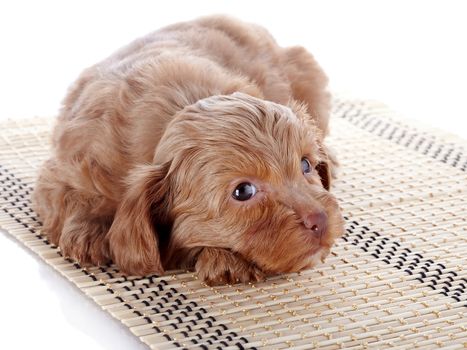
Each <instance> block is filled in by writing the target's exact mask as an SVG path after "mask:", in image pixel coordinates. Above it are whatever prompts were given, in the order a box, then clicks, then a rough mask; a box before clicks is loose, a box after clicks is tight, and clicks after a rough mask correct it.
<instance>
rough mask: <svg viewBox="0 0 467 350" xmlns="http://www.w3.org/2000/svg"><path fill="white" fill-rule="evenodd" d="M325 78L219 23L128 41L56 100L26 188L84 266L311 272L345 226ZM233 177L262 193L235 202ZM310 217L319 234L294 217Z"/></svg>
mask: <svg viewBox="0 0 467 350" xmlns="http://www.w3.org/2000/svg"><path fill="white" fill-rule="evenodd" d="M326 83H327V81H326V77H325V75H324V73H323V72H322V70H321V69H320V67H319V66H318V65H317V63H316V62H315V60H314V59H313V57H312V56H311V55H310V54H309V53H308V52H307V51H306V50H305V49H303V48H301V47H292V48H281V47H279V46H278V45H277V44H276V43H275V41H274V40H273V38H272V37H271V36H270V35H269V34H268V32H267V31H266V30H265V29H263V28H261V27H259V26H256V25H252V24H246V23H243V22H240V21H237V20H234V19H231V18H227V17H222V16H215V17H206V18H201V19H198V20H195V21H192V22H186V23H179V24H175V25H172V26H169V27H167V28H164V29H161V30H159V31H156V32H154V33H151V34H149V35H147V36H145V37H143V38H140V39H138V40H136V41H134V42H133V43H131V44H129V45H128V46H126V47H124V48H122V49H120V50H119V51H117V52H116V53H115V54H113V55H112V56H110V57H109V58H107V59H105V60H104V61H102V62H100V63H98V64H96V65H94V66H92V67H90V68H88V69H86V70H85V71H84V72H83V73H82V74H81V76H80V77H79V79H78V80H77V82H76V83H75V84H74V85H73V86H72V87H71V88H70V91H69V92H68V95H67V97H66V98H65V100H64V103H63V108H62V110H61V113H60V115H59V117H58V120H57V124H56V126H55V129H54V133H53V154H52V156H51V158H50V160H48V161H47V162H46V163H45V164H44V166H43V168H42V170H41V172H40V176H39V178H38V180H37V184H36V189H35V192H34V205H35V208H36V210H37V212H38V214H39V216H40V218H41V219H42V222H43V225H44V232H46V233H47V235H48V236H49V237H50V239H51V241H52V242H54V243H56V244H58V245H59V246H60V247H61V249H62V251H63V252H64V253H65V254H66V255H69V256H71V257H73V258H76V259H78V260H79V261H80V262H81V263H83V264H104V263H107V262H109V261H110V260H112V261H114V262H115V263H116V264H117V265H118V266H119V267H120V268H121V270H122V271H124V272H126V273H129V274H138V275H141V274H148V273H163V272H164V270H165V269H168V268H174V267H178V266H185V267H191V266H195V268H196V270H197V271H198V272H199V274H200V276H201V277H202V278H203V279H205V280H206V281H208V282H209V283H211V284H216V283H232V282H236V281H249V280H257V279H260V278H262V277H263V276H264V275H265V274H269V273H278V272H288V271H297V270H300V269H303V268H306V267H309V266H312V265H313V264H314V263H315V262H316V260H319V258H323V257H324V256H325V255H326V254H327V253H328V252H329V248H330V247H331V245H332V244H333V241H334V239H335V238H336V237H337V236H339V235H340V234H341V233H342V218H341V215H340V211H339V208H338V205H337V203H336V200H335V198H334V197H333V196H332V195H331V194H330V193H329V191H328V190H327V189H329V188H324V187H323V184H324V185H325V186H326V187H329V186H330V181H331V175H330V167H331V166H332V164H331V162H329V159H328V156H327V154H326V147H325V146H324V144H323V138H324V136H325V135H326V134H327V126H328V117H329V95H328V93H327V92H326V89H325V88H326ZM303 156H306V157H308V159H310V161H311V163H312V164H313V165H314V166H316V169H317V170H315V171H313V172H312V174H310V175H307V176H304V175H303V174H302V172H301V168H300V161H301V158H302V157H303ZM320 177H321V178H320ZM242 181H250V182H252V183H254V184H255V185H256V186H257V187H258V189H259V192H258V194H257V195H256V196H254V197H253V198H252V199H251V200H249V201H245V202H238V201H235V200H234V199H233V198H232V196H231V193H232V191H233V189H234V188H235V186H236V185H237V184H238V183H239V182H242ZM317 211H324V212H325V213H326V214H327V217H328V222H327V230H326V232H325V234H324V235H323V236H322V237H321V239H316V238H315V237H313V235H310V234H309V233H310V232H309V230H308V229H306V228H305V227H304V225H303V217H304V216H306V215H308V214H309V213H313V212H317Z"/></svg>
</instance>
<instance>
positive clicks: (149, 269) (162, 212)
mask: <svg viewBox="0 0 467 350" xmlns="http://www.w3.org/2000/svg"><path fill="white" fill-rule="evenodd" d="M168 168H169V165H161V166H158V165H145V166H141V167H139V168H137V169H136V170H134V171H132V172H130V174H129V175H128V183H127V185H128V186H127V189H126V192H125V194H124V196H123V199H122V200H121V202H120V204H119V206H118V208H117V211H116V214H115V217H114V221H113V223H112V226H111V227H110V230H109V232H108V233H107V236H106V240H107V243H108V246H109V251H110V255H111V257H112V260H113V261H114V262H115V263H116V264H117V266H118V267H119V268H120V269H121V270H122V272H124V273H127V274H132V275H146V274H151V273H157V274H161V273H163V272H164V269H163V267H162V263H161V256H160V251H159V237H158V233H157V232H156V228H155V226H156V225H157V224H159V223H160V224H164V223H165V222H166V221H167V212H168V207H169V205H168V201H169V199H168V195H169V183H168V182H169V181H168V179H167V171H168Z"/></svg>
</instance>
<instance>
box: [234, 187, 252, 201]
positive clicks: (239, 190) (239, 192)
mask: <svg viewBox="0 0 467 350" xmlns="http://www.w3.org/2000/svg"><path fill="white" fill-rule="evenodd" d="M255 194H256V187H255V186H254V185H253V184H251V183H249V182H242V183H241V184H240V185H238V186H237V187H236V188H235V190H234V191H233V193H232V197H234V198H235V199H236V200H237V201H247V200H248V199H250V198H251V197H253V196H254V195H255Z"/></svg>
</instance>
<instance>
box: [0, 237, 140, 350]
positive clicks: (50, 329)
mask: <svg viewBox="0 0 467 350" xmlns="http://www.w3.org/2000/svg"><path fill="white" fill-rule="evenodd" d="M0 266H2V282H1V289H0V292H1V298H0V309H1V310H2V311H1V315H0V328H1V329H2V336H1V337H0V348H1V349H33V348H39V349H42V348H47V349H77V350H78V349H79V350H82V349H86V350H88V349H109V350H126V349H147V346H146V345H144V344H143V343H142V342H141V341H140V340H139V339H138V338H136V337H135V336H133V335H132V334H131V332H130V331H129V330H128V328H127V327H125V326H124V325H122V324H121V323H120V321H118V320H115V319H114V318H112V316H110V314H108V313H106V312H105V311H103V310H102V309H101V308H100V307H99V306H97V304H95V303H94V302H93V301H92V300H91V299H90V298H88V297H86V296H85V295H84V294H83V293H82V292H81V291H80V290H79V289H78V288H76V287H75V286H74V285H73V284H72V283H71V282H69V281H68V280H66V279H65V278H64V277H63V276H61V275H60V274H59V273H58V272H57V271H55V270H54V269H53V268H52V267H50V266H49V265H46V264H45V263H44V262H43V261H42V260H40V258H39V257H37V256H36V255H35V254H34V253H32V252H31V251H29V250H27V249H26V248H24V247H22V246H21V243H20V242H17V241H16V240H15V239H14V238H12V237H10V236H8V234H7V233H6V232H4V231H1V230H0Z"/></svg>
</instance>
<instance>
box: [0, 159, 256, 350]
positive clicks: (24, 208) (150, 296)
mask: <svg viewBox="0 0 467 350" xmlns="http://www.w3.org/2000/svg"><path fill="white" fill-rule="evenodd" d="M0 189H1V192H0V200H3V201H4V202H5V204H6V206H4V207H3V211H4V212H5V213H7V214H8V215H9V216H10V217H12V218H13V219H14V220H15V221H16V222H17V223H18V224H20V225H22V226H24V227H25V228H27V229H28V230H29V231H30V232H31V233H33V234H35V237H36V238H37V239H38V240H41V241H43V243H44V244H46V245H49V246H51V247H52V248H56V247H55V246H53V245H51V244H50V242H49V241H48V240H47V239H45V238H43V237H42V236H40V235H39V234H36V233H35V232H36V230H37V226H39V225H40V222H38V221H37V219H36V218H35V216H34V215H35V214H34V212H33V211H32V210H31V208H30V203H31V200H30V194H31V193H32V188H31V187H30V186H28V185H26V184H24V182H23V181H22V180H20V179H19V178H17V177H16V176H15V175H14V174H12V173H11V172H10V171H8V170H7V169H5V168H4V167H3V166H2V165H0ZM19 214H23V215H19ZM24 215H26V216H24ZM32 225H34V226H36V227H32ZM57 255H59V256H62V255H61V253H60V252H59V251H57ZM67 261H69V262H70V263H73V261H72V260H71V259H67ZM73 266H74V267H75V269H77V270H81V272H82V273H83V274H84V275H87V276H88V277H90V278H91V279H93V280H94V281H96V280H97V279H96V277H95V276H94V275H93V274H90V273H89V272H87V271H86V270H82V267H81V266H80V265H79V264H78V263H76V262H75V263H74V264H73ZM100 269H101V271H102V272H103V273H105V274H106V275H107V276H108V277H109V278H110V279H114V278H118V275H114V273H118V270H115V269H114V270H111V269H109V268H103V267H101V268H100ZM144 279H147V280H149V281H150V283H151V284H148V283H143V284H142V286H143V287H146V288H149V287H150V288H154V287H157V290H156V291H150V292H146V291H145V289H144V288H142V287H140V284H136V281H142V280H144ZM154 279H155V276H146V277H144V278H132V279H131V280H130V279H128V278H127V277H125V276H121V279H120V280H118V279H117V281H115V282H113V283H112V284H113V285H114V288H108V289H107V291H108V292H109V293H111V294H115V299H116V300H118V301H119V302H122V303H123V302H124V299H123V298H121V297H120V296H117V295H116V294H117V293H116V290H115V288H119V289H124V290H126V291H128V292H130V293H129V294H127V295H125V299H126V300H128V299H131V302H132V303H133V302H134V303H142V304H143V305H144V306H145V314H147V315H148V316H146V317H144V319H145V320H146V322H148V323H152V319H151V317H153V316H161V317H163V318H164V319H165V320H166V321H171V322H170V323H169V324H168V325H167V326H170V327H171V329H173V330H177V329H179V328H181V327H188V328H189V329H188V332H187V331H182V332H181V333H182V334H184V335H186V338H188V339H190V341H191V342H192V343H193V344H200V345H202V344H210V345H213V344H217V343H221V344H224V345H223V346H224V347H226V346H235V347H238V348H249V347H248V345H247V344H248V343H249V341H248V339H246V338H245V337H243V336H241V335H238V334H237V333H235V332H232V331H230V330H229V328H228V327H227V326H226V325H225V324H224V323H221V322H219V321H217V319H216V318H215V317H213V316H210V315H209V314H208V312H207V310H206V309H204V308H203V307H201V306H199V305H198V304H197V303H196V302H195V301H189V300H188V298H187V296H186V295H185V294H183V293H181V292H179V291H178V290H177V289H175V288H173V287H171V286H170V285H169V284H168V283H167V281H165V280H164V279H159V280H156V281H154ZM101 285H103V284H101ZM124 305H125V307H127V308H128V309H130V310H132V311H133V313H134V314H135V316H138V317H143V314H142V313H141V312H140V311H139V310H138V309H136V308H135V307H134V306H132V305H131V304H130V303H128V302H127V303H125V304H124ZM175 313H177V316H174V317H171V316H172V315H174V314H175ZM182 317H183V318H182ZM186 320H189V321H188V326H186ZM182 323H183V325H181V324H182ZM194 326H196V328H195V329H192V327H194ZM200 326H201V327H200ZM153 328H154V330H155V331H157V332H159V333H162V331H161V330H160V329H159V328H158V327H156V326H154V327H153ZM209 333H214V334H209ZM208 334H209V335H208ZM164 337H165V338H166V339H167V341H168V342H171V343H172V345H174V346H175V347H182V345H181V344H180V343H179V342H177V341H175V340H174V339H172V338H171V337H170V336H169V335H168V334H167V333H164Z"/></svg>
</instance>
